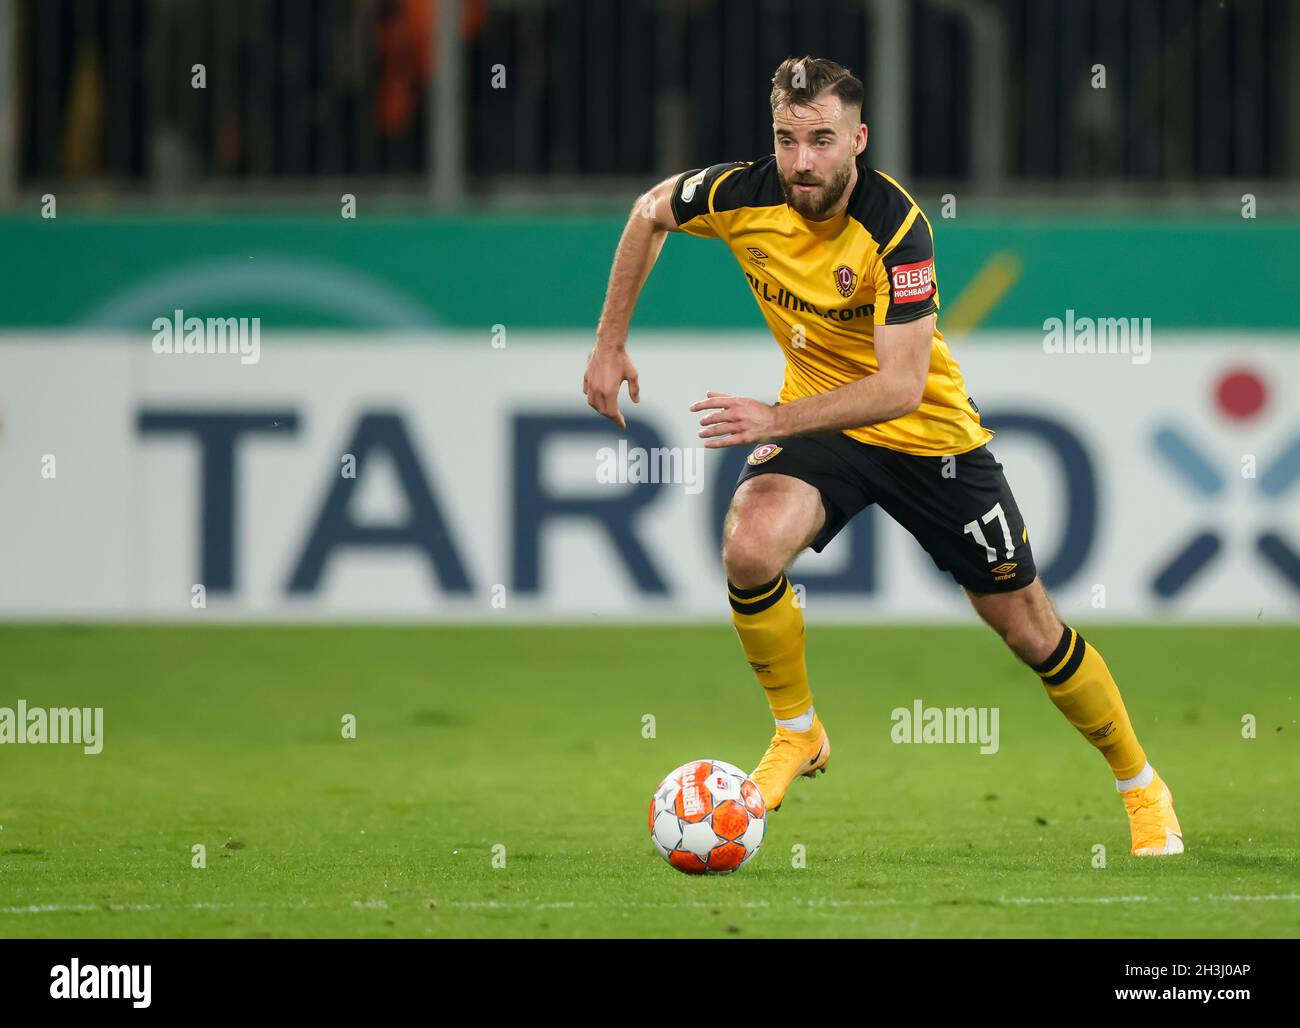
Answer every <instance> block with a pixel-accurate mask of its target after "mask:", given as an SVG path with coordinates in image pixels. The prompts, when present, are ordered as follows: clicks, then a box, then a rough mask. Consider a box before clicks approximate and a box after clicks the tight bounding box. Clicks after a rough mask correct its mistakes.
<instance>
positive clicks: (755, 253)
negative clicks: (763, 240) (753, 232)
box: [745, 246, 771, 268]
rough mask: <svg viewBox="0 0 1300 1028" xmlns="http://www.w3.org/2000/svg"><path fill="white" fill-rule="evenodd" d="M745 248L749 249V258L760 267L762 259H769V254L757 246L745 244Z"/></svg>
mask: <svg viewBox="0 0 1300 1028" xmlns="http://www.w3.org/2000/svg"><path fill="white" fill-rule="evenodd" d="M745 249H746V250H748V251H749V259H750V260H751V261H753V262H754V263H755V264H757V265H758V266H759V267H760V268H761V267H762V266H763V262H764V261H766V260H770V259H771V255H770V254H766V253H764V252H763V251H762V250H760V249H759V248H758V247H757V246H747V247H745Z"/></svg>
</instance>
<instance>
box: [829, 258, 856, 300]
mask: <svg viewBox="0 0 1300 1028" xmlns="http://www.w3.org/2000/svg"><path fill="white" fill-rule="evenodd" d="M831 274H833V275H834V276H835V288H836V289H838V290H839V291H840V296H844V297H849V296H852V295H853V291H854V290H855V289H857V288H858V276H857V275H856V274H855V273H854V271H853V269H852V268H850V267H849V266H848V265H847V264H841V265H840V266H839V267H838V268H836V269H835V270H834V271H833V272H831Z"/></svg>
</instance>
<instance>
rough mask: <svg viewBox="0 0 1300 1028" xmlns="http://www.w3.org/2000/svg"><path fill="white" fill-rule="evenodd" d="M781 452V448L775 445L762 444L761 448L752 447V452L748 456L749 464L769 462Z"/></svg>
mask: <svg viewBox="0 0 1300 1028" xmlns="http://www.w3.org/2000/svg"><path fill="white" fill-rule="evenodd" d="M780 452H781V447H779V446H777V445H776V444H775V443H764V444H763V445H762V446H756V447H754V452H753V453H751V454H750V455H749V463H750V464H762V463H763V461H765V460H771V459H772V458H773V457H775V456H776V455H777V454H778V453H780Z"/></svg>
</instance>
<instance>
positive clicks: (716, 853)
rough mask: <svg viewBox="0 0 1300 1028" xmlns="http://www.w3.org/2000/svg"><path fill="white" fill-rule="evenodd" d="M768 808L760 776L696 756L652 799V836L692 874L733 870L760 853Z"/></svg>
mask: <svg viewBox="0 0 1300 1028" xmlns="http://www.w3.org/2000/svg"><path fill="white" fill-rule="evenodd" d="M766 830H767V808H766V807H765V806H764V804H763V796H762V794H761V793H760V792H759V791H758V786H757V785H755V784H754V780H753V779H752V778H750V777H749V775H747V774H745V772H744V771H742V770H740V768H738V767H736V766H735V765H734V764H728V763H727V762H726V761H723V760H692V761H691V762H690V763H689V764H683V765H682V766H681V767H679V768H678V769H677V770H676V771H674V772H672V774H670V775H669V776H668V777H667V778H665V779H664V780H663V781H662V782H660V783H659V788H657V789H656V790H655V794H654V796H652V797H651V798H650V840H651V842H653V843H654V846H655V849H656V850H658V852H659V855H660V856H661V857H663V858H664V860H666V861H668V863H670V864H672V866H673V867H675V868H677V870H678V871H683V872H685V873H686V874H688V875H701V874H728V873H730V872H731V871H735V870H737V869H738V868H741V867H743V866H744V865H745V864H747V863H748V862H749V861H750V860H751V859H752V858H753V856H754V854H755V853H757V852H758V847H759V845H760V844H761V843H762V841H763V833H764V832H765V831H766Z"/></svg>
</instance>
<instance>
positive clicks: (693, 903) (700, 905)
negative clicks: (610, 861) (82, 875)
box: [0, 892, 1300, 914]
mask: <svg viewBox="0 0 1300 1028" xmlns="http://www.w3.org/2000/svg"><path fill="white" fill-rule="evenodd" d="M1296 901H1300V893H1293V892H1292V893H1278V894H1269V895H1233V894H1227V895H1222V896H1216V895H1210V896H999V897H998V898H997V899H996V900H985V899H981V898H979V897H959V902H958V903H956V904H953V905H955V906H972V907H973V906H990V905H994V906H997V905H1002V906H1031V905H1040V904H1046V905H1055V904H1062V903H1083V904H1113V903H1200V902H1206V903H1294V902H1296ZM346 902H347V903H348V905H349V906H351V907H352V908H354V909H357V910H391V909H393V906H392V904H390V903H389V901H387V900H382V899H369V900H350V901H346ZM936 902H938V903H940V905H946V904H943V903H942V901H936V900H933V899H927V900H911V901H904V900H900V899H875V900H838V899H815V900H801V899H791V900H789V901H780V902H777V903H772V902H769V901H768V900H741V901H735V900H728V899H727V898H726V897H721V896H720V897H718V898H717V899H716V900H711V901H700V900H688V901H683V902H680V903H671V902H669V903H664V902H656V903H650V902H645V903H627V902H622V903H602V902H600V901H598V900H557V901H555V902H552V903H522V902H520V903H513V902H502V901H501V900H446V901H444V902H442V903H441V904H439V906H440V907H444V908H458V909H464V910H577V909H590V910H598V909H599V910H608V909H611V908H621V909H627V910H651V909H663V910H674V909H705V908H708V909H721V908H723V907H725V908H727V909H729V910H734V909H736V908H740V909H742V910H763V909H768V908H772V907H775V908H784V907H789V906H795V907H806V908H810V909H812V908H819V907H831V908H841V907H849V908H858V907H862V908H865V907H887V906H899V905H903V904H906V905H907V906H924V905H927V904H934V903H936ZM333 906H335V905H333V904H321V903H314V902H312V901H310V900H305V899H304V900H294V901H285V902H281V903H266V902H260V903H256V902H255V903H206V902H205V903H177V904H162V903H101V904H95V903H40V904H32V905H30V906H26V907H0V914H79V913H95V912H100V911H107V912H109V913H136V912H142V911H147V910H247V909H250V908H255V909H267V908H274V909H278V910H319V909H326V908H327V907H333Z"/></svg>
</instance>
